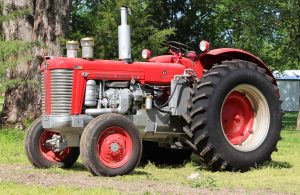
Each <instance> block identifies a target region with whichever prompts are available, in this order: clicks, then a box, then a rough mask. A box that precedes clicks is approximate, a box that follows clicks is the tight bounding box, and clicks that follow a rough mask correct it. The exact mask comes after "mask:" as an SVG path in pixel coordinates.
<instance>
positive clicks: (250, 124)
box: [184, 60, 282, 171]
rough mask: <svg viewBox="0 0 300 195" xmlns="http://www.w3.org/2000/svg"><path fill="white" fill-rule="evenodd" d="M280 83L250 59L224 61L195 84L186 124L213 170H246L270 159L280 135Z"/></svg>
mask: <svg viewBox="0 0 300 195" xmlns="http://www.w3.org/2000/svg"><path fill="white" fill-rule="evenodd" d="M278 94H279V93H278V88H277V87H276V86H275V85H273V78H272V77H270V76H268V75H267V74H266V73H265V70H264V69H262V68H260V67H258V66H257V65H256V64H253V63H251V62H246V61H241V60H236V61H225V62H223V63H222V64H221V65H216V66H214V67H213V68H212V69H211V70H209V71H208V72H207V73H206V74H205V75H204V76H203V78H201V79H200V82H199V83H197V84H195V86H194V87H193V89H192V90H191V96H192V97H191V99H190V100H189V101H188V105H189V108H188V112H187V113H186V114H185V115H184V118H185V119H186V121H187V123H188V125H187V126H185V127H184V130H185V131H186V132H187V134H188V135H189V136H190V142H191V143H190V144H192V146H193V148H195V149H196V153H197V154H198V155H200V157H202V159H204V161H205V162H206V164H208V165H209V167H211V168H212V169H213V170H241V171H245V170H248V169H249V168H250V167H253V166H256V165H260V164H262V163H263V162H265V161H267V160H270V159H271V154H272V152H273V151H274V150H275V149H276V144H277V142H278V140H279V139H280V130H281V128H282V125H281V108H280V101H279V98H278Z"/></svg>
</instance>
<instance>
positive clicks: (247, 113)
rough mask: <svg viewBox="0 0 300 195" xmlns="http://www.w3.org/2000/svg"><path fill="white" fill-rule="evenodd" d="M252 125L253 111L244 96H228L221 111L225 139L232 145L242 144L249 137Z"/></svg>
mask: <svg viewBox="0 0 300 195" xmlns="http://www.w3.org/2000/svg"><path fill="white" fill-rule="evenodd" d="M253 123H254V110H253V107H252V105H251V102H250V101H249V99H248V98H247V96H245V94H243V93H241V92H238V91H234V92H232V93H230V94H229V96H228V97H227V99H226V100H225V103H224V105H223V110H222V126H223V128H224V132H225V135H226V137H227V139H228V140H229V141H230V142H231V143H232V144H234V145H239V144H242V143H243V142H244V141H245V140H246V139H247V138H248V137H249V135H250V133H251V132H252V129H253Z"/></svg>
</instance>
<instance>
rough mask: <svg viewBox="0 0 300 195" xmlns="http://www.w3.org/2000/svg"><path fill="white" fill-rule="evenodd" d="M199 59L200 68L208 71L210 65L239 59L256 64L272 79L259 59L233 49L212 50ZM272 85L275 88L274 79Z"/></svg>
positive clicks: (270, 73) (269, 72)
mask: <svg viewBox="0 0 300 195" xmlns="http://www.w3.org/2000/svg"><path fill="white" fill-rule="evenodd" d="M199 59H200V61H201V64H202V66H203V67H204V68H205V69H210V68H211V66H212V65H214V64H218V63H221V62H222V61H225V60H233V59H239V60H245V61H249V62H253V63H255V64H257V65H258V66H259V67H261V68H263V69H265V70H266V73H267V74H268V75H269V76H271V77H273V78H274V76H273V74H272V72H271V70H270V69H269V68H268V66H267V65H266V64H265V63H264V62H263V61H262V60H261V59H259V58H258V57H256V56H254V55H253V54H251V53H249V52H246V51H244V50H241V49H234V48H220V49H214V50H211V51H209V52H206V53H203V54H202V55H200V56H199ZM273 84H274V85H276V86H277V83H276V80H275V78H274V81H273Z"/></svg>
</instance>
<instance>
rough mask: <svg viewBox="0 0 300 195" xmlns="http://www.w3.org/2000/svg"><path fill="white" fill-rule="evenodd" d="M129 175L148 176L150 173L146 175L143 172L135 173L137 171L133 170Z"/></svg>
mask: <svg viewBox="0 0 300 195" xmlns="http://www.w3.org/2000/svg"><path fill="white" fill-rule="evenodd" d="M130 175H146V176H150V175H151V174H150V173H147V172H145V171H137V170H133V171H132V173H130Z"/></svg>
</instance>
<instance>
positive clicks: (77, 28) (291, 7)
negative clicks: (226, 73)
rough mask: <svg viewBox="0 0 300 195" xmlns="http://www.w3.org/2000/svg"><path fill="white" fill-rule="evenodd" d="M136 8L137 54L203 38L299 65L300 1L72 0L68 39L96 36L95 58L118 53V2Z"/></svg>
mask: <svg viewBox="0 0 300 195" xmlns="http://www.w3.org/2000/svg"><path fill="white" fill-rule="evenodd" d="M121 5H127V6H129V7H130V8H131V9H132V14H133V15H132V16H131V17H130V21H129V23H130V25H131V27H132V31H133V32H132V39H133V40H132V44H133V56H135V58H139V56H140V52H141V50H142V49H143V48H149V49H151V51H153V53H154V55H158V54H161V53H163V52H164V51H165V47H164V45H165V44H164V43H165V42H166V41H167V40H176V41H180V42H183V43H187V44H189V45H191V46H192V47H193V48H195V50H197V51H198V43H199V41H200V40H201V39H206V40H208V41H210V42H211V46H212V48H219V47H235V48H240V49H244V50H247V51H249V52H251V53H253V54H255V55H257V56H259V57H260V58H262V60H263V61H265V62H266V63H267V64H269V65H270V66H271V68H272V69H279V70H283V69H296V68H298V67H299V66H300V11H299V10H300V1H299V0H272V1H269V0H252V1H247V0H230V1H229V0H219V1H209V0H204V1H198V0H154V1H149V0H129V1H107V0H103V1H101V0H74V2H73V9H72V13H71V20H70V27H71V30H70V34H69V37H68V38H70V39H75V40H79V39H80V38H82V37H84V36H93V37H94V38H95V39H96V43H97V44H96V45H97V46H96V52H97V57H100V58H106V59H111V58H117V26H118V25H119V23H120V22H119V21H120V17H119V7H120V6H121Z"/></svg>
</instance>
